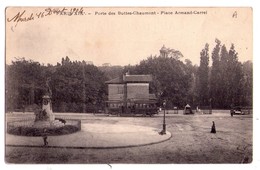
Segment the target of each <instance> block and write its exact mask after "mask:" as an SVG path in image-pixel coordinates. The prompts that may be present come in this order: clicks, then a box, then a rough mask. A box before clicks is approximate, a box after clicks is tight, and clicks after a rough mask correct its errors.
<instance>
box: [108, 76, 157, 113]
mask: <svg viewBox="0 0 260 170" xmlns="http://www.w3.org/2000/svg"><path fill="white" fill-rule="evenodd" d="M150 82H152V76H151V75H129V74H125V75H123V76H122V77H118V78H115V79H112V80H109V81H106V84H107V85H108V101H107V107H108V108H110V109H118V111H120V112H121V113H130V112H133V111H135V110H133V109H135V108H143V109H149V108H150V107H156V106H155V104H156V102H157V100H156V97H155V95H154V94H150V93H149V83H150ZM120 109H121V110H120Z"/></svg>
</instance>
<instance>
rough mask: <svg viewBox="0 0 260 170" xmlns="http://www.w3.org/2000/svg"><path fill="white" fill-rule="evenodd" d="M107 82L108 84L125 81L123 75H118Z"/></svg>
mask: <svg viewBox="0 0 260 170" xmlns="http://www.w3.org/2000/svg"><path fill="white" fill-rule="evenodd" d="M105 83H106V84H122V83H124V82H123V78H122V77H117V78H114V79H112V80H108V81H106V82H105Z"/></svg>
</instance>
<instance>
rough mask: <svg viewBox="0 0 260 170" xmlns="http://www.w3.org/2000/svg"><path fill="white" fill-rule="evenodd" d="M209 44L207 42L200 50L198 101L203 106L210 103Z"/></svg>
mask: <svg viewBox="0 0 260 170" xmlns="http://www.w3.org/2000/svg"><path fill="white" fill-rule="evenodd" d="M208 51H209V44H208V43H206V44H205V47H204V49H202V51H201V52H200V66H199V68H198V74H197V75H198V83H197V86H198V87H197V88H198V101H199V104H200V105H201V106H207V105H209V54H208Z"/></svg>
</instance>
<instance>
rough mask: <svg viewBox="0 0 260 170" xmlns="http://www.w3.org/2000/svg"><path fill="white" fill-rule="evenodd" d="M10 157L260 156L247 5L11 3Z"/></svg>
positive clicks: (139, 159)
mask: <svg viewBox="0 0 260 170" xmlns="http://www.w3.org/2000/svg"><path fill="white" fill-rule="evenodd" d="M5 15H6V17H5V33H6V37H5V43H6V44H5V47H6V49H5V62H6V63H5V76H6V77H5V78H6V79H5V103H6V104H5V125H6V128H5V161H6V163H8V164H9V163H11V164H60V163H62V164H71V163H76V164H223V163H225V164H240V163H246V164H250V163H252V162H253V157H254V155H253V137H252V136H253V117H254V116H253V114H254V113H253V109H252V105H253V104H252V103H253V93H252V91H253V10H252V8H249V7H236V8H235V7H234V8H232V7H229V8H223V7H221V8H220V7H217V8H214V7H210V8H205V7H203V8H199V7H196V8H195V7H194V8H191V7H190V8H174V7H140V8H137V7H124V8H123V7H99V8H90V7H7V8H6V11H5Z"/></svg>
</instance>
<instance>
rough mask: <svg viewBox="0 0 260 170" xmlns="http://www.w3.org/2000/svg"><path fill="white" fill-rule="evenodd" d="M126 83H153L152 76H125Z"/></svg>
mask: <svg viewBox="0 0 260 170" xmlns="http://www.w3.org/2000/svg"><path fill="white" fill-rule="evenodd" d="M123 79H124V81H125V82H150V81H152V76H151V75H126V76H124V78H123Z"/></svg>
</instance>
